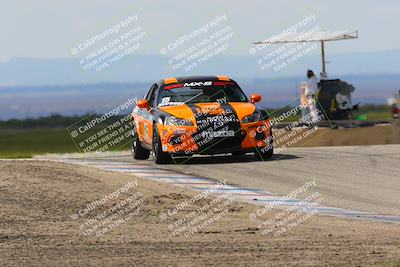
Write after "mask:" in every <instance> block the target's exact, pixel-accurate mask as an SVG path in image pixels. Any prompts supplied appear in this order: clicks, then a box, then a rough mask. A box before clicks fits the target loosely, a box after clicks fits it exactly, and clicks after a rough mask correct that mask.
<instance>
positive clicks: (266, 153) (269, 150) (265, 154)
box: [254, 129, 274, 160]
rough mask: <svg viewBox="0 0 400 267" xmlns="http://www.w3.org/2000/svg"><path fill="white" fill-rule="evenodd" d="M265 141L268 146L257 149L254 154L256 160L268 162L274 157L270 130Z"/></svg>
mask: <svg viewBox="0 0 400 267" xmlns="http://www.w3.org/2000/svg"><path fill="white" fill-rule="evenodd" d="M267 140H268V146H266V147H264V148H262V149H257V150H256V152H254V154H255V156H256V158H258V159H261V160H268V159H271V158H272V157H273V156H274V137H273V135H272V129H270V131H269V137H268V139H267Z"/></svg>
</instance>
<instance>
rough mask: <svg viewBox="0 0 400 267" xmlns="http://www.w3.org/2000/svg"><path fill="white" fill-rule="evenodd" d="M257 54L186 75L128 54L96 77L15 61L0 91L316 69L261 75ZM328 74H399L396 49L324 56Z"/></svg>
mask: <svg viewBox="0 0 400 267" xmlns="http://www.w3.org/2000/svg"><path fill="white" fill-rule="evenodd" d="M260 56H261V54H260V55H255V56H252V55H250V54H249V55H245V56H227V55H218V56H215V57H213V58H211V59H210V60H208V61H206V62H205V63H204V64H201V65H200V66H199V67H196V68H194V69H193V70H191V71H190V72H185V71H184V70H178V71H174V70H173V69H172V67H171V66H170V65H169V64H168V58H167V57H163V56H161V55H133V56H127V57H125V58H122V59H121V60H120V61H118V62H117V63H115V64H113V65H111V66H109V67H108V68H106V69H105V70H103V71H101V72H96V71H95V70H87V71H85V70H83V69H82V67H81V66H80V64H79V62H78V59H74V58H71V59H31V58H15V59H11V60H10V61H7V62H3V63H0V87H3V86H24V85H27V86H32V85H54V84H59V85H70V84H88V83H103V82H114V83H135V82H147V81H153V80H157V79H159V78H161V77H170V76H185V75H198V74H226V75H230V76H232V77H236V78H244V79H253V78H262V79H275V78H278V77H285V76H302V75H304V73H305V70H306V69H308V68H311V69H314V70H315V71H316V73H318V72H319V69H320V65H321V63H320V56H319V55H306V56H303V57H301V58H299V59H298V60H296V61H295V62H294V63H293V64H290V65H288V66H287V67H285V68H284V69H282V70H280V71H278V72H275V71H273V70H269V71H264V70H262V69H261V68H260V67H259V65H258V64H257V59H258V58H259V57H260ZM327 61H330V62H331V63H329V64H327V68H328V73H329V74H330V75H331V76H332V77H333V76H337V75H348V74H354V75H365V74H400V50H390V51H382V52H369V53H351V54H337V55H335V54H333V55H331V54H329V52H328V54H327Z"/></svg>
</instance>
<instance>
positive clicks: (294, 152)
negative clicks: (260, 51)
mask: <svg viewBox="0 0 400 267" xmlns="http://www.w3.org/2000/svg"><path fill="white" fill-rule="evenodd" d="M54 159H57V160H62V161H64V162H71V163H78V164H84V165H89V166H95V167H100V168H102V169H106V170H112V171H120V172H125V173H132V174H135V175H138V176H142V177H144V178H150V179H159V180H163V179H164V180H163V181H165V182H172V183H175V184H176V185H180V186H188V187H190V188H192V189H195V190H205V189H206V188H207V187H206V186H205V185H207V184H208V185H211V184H212V183H213V181H214V183H215V179H219V180H226V181H227V183H228V184H229V185H230V188H229V190H231V191H232V192H236V193H238V195H240V196H239V197H240V198H242V200H244V201H250V202H257V204H259V205H260V204H262V205H265V202H266V201H272V200H274V199H275V200H276V199H278V198H279V196H285V195H287V194H289V193H290V192H292V191H294V190H296V189H297V188H299V187H301V186H303V185H304V184H305V183H307V182H310V181H313V180H315V183H316V186H315V187H314V188H312V191H310V192H316V191H317V192H319V193H320V194H321V196H322V197H323V205H324V206H323V207H321V209H320V211H321V212H320V213H322V214H326V215H339V216H341V215H344V216H345V217H353V218H364V219H373V218H376V219H377V220H381V221H396V222H400V216H399V215H400V194H399V192H400V172H399V166H400V165H399V163H400V145H377V146H345V147H318V148H291V149H287V150H285V151H283V152H281V153H280V154H277V155H275V157H274V159H273V160H271V161H258V160H256V159H255V158H254V156H251V155H247V156H245V157H241V158H232V157H230V156H214V157H204V156H201V157H195V158H193V159H191V160H186V159H182V160H179V161H177V162H176V164H169V165H156V164H154V163H153V162H152V160H151V159H149V160H146V161H137V160H133V159H132V157H131V155H130V154H129V153H127V152H116V153H105V154H101V155H96V154H84V155H83V156H82V155H79V156H78V155H65V156H58V157H54ZM209 178H211V179H209ZM194 181H195V182H194ZM243 196H245V197H243ZM305 196H306V195H305ZM263 201H264V203H260V202H263ZM286 204H287V203H286ZM286 204H285V205H286ZM377 215H378V217H377ZM380 215H383V216H380ZM379 216H380V217H379ZM373 220H374V219H373Z"/></svg>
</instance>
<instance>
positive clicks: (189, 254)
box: [0, 161, 400, 266]
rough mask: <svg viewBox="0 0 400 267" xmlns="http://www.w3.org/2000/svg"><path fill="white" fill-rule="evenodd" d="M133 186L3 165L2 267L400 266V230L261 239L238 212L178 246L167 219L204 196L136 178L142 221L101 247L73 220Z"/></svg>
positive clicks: (303, 228) (124, 178)
mask: <svg viewBox="0 0 400 267" xmlns="http://www.w3.org/2000/svg"><path fill="white" fill-rule="evenodd" d="M132 179H133V177H132V176H129V175H122V174H117V173H112V172H105V171H100V170H96V169H92V168H87V167H80V166H74V165H68V164H61V163H53V162H46V161H0V266H21V265H29V266H31V265H37V266H39V265H40V266H49V265H51V266H56V265H57V266H58V265H66V266H80V265H92V266H94V265H97V266H105V265H113V266H120V265H148V266H160V265H162V266H165V265H169V266H181V265H183V266H194V265H196V266H198V265H223V266H228V265H235V266H236V265H242V266H253V265H255V266H271V265H280V266H283V265H285V266H287V265H329V266H344V265H346V266H349V265H350V266H372V265H377V264H378V265H385V266H399V264H400V226H399V225H395V224H386V223H371V222H361V221H350V220H344V219H339V218H331V217H315V216H314V217H312V218H311V219H309V220H308V221H306V222H305V223H303V224H300V225H298V226H296V227H294V228H293V229H291V231H289V232H288V233H286V234H283V235H280V236H278V237H272V236H263V235H261V234H260V232H259V231H257V229H256V226H257V225H258V224H259V223H260V222H261V221H260V220H258V221H253V222H251V221H250V220H249V219H248V216H249V214H250V213H251V212H254V210H255V209H256V207H255V206H251V205H247V204H241V203H234V204H231V205H229V213H228V214H227V215H226V216H225V217H223V218H222V219H221V220H218V221H217V222H215V223H214V224H212V225H210V226H207V227H206V228H204V229H203V230H201V231H200V232H199V233H196V234H194V235H192V236H189V237H185V236H184V235H181V234H180V235H178V236H173V235H172V233H171V232H170V231H169V230H168V225H169V224H170V223H171V222H173V220H172V219H171V218H169V219H167V220H166V221H161V220H160V214H162V213H164V212H165V211H166V210H167V209H170V208H171V207H173V206H175V205H177V204H178V203H181V202H182V201H184V200H189V199H190V198H191V197H192V196H194V195H196V194H198V193H196V192H191V191H185V189H183V188H177V187H173V186H171V185H168V184H162V183H157V182H152V181H148V180H143V179H139V178H136V179H137V181H138V187H137V188H135V189H131V190H130V191H128V193H127V195H126V196H128V195H132V194H134V192H137V191H140V192H142V193H143V195H144V196H145V197H146V200H145V202H144V203H143V206H142V208H141V210H140V212H139V214H138V215H137V216H136V217H134V218H133V219H131V220H128V221H126V222H125V223H123V224H121V225H119V226H118V227H116V228H115V229H114V230H113V231H112V232H109V233H106V234H104V235H102V236H100V237H96V236H94V235H90V236H85V235H83V234H82V233H81V232H80V230H79V226H80V225H81V224H82V223H83V222H84V219H83V218H80V219H78V220H77V221H74V220H72V218H71V214H74V213H75V212H77V211H78V210H79V209H81V208H82V207H84V206H86V205H87V204H88V203H91V202H93V201H95V200H97V199H101V198H102V197H104V196H105V195H108V194H110V193H111V192H114V191H115V190H117V189H118V188H120V187H121V186H123V185H126V184H127V183H128V182H129V181H132ZM124 196H125V195H124ZM207 201H209V200H207ZM207 201H206V200H201V201H198V202H196V203H195V204H194V206H190V208H186V210H185V211H182V212H181V214H180V216H184V215H186V214H188V213H189V212H190V210H193V209H194V208H196V207H198V206H201V205H203V204H204V203H205V202H207ZM106 205H108V206H110V205H111V202H110V203H109V204H106ZM108 206H107V207H108ZM396 264H397V265H396Z"/></svg>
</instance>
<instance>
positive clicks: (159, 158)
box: [153, 127, 171, 164]
mask: <svg viewBox="0 0 400 267" xmlns="http://www.w3.org/2000/svg"><path fill="white" fill-rule="evenodd" d="M153 154H154V161H155V163H157V164H166V163H169V162H170V161H171V155H170V154H169V153H166V152H164V151H162V144H161V139H160V135H159V133H158V130H157V127H154V129H153Z"/></svg>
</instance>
